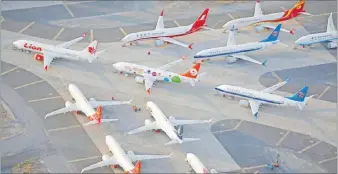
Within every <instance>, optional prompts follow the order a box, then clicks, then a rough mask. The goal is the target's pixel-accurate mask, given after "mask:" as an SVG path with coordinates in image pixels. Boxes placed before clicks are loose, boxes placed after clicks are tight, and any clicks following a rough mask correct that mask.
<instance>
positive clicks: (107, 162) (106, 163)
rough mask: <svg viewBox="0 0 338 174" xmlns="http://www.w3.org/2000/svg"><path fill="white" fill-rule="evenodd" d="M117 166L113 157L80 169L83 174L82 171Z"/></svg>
mask: <svg viewBox="0 0 338 174" xmlns="http://www.w3.org/2000/svg"><path fill="white" fill-rule="evenodd" d="M116 164H119V163H118V161H117V160H116V159H115V158H114V156H112V157H110V158H109V159H107V160H104V161H100V162H98V163H96V164H93V165H90V166H88V167H85V168H83V169H82V171H81V173H83V172H84V171H87V170H91V169H95V168H99V167H104V166H109V165H116Z"/></svg>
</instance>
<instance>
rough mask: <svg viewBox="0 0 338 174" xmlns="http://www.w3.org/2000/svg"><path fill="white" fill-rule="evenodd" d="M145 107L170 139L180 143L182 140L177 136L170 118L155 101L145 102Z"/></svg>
mask: <svg viewBox="0 0 338 174" xmlns="http://www.w3.org/2000/svg"><path fill="white" fill-rule="evenodd" d="M147 109H148V111H149V112H150V113H151V115H152V116H153V117H154V119H155V120H156V124H158V125H159V126H160V127H161V129H162V131H163V132H165V133H166V134H167V135H168V137H169V138H170V139H171V140H174V141H177V142H178V143H182V140H181V139H180V138H179V136H178V133H177V131H176V129H175V128H174V126H173V125H172V124H171V122H170V120H169V119H168V118H167V117H166V116H165V115H164V113H163V112H162V111H161V109H160V108H159V107H158V106H157V105H156V104H155V103H153V102H147Z"/></svg>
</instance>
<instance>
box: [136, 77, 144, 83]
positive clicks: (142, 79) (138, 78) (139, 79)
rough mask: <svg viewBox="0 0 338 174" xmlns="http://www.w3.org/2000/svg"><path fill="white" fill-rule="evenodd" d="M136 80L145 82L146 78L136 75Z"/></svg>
mask: <svg viewBox="0 0 338 174" xmlns="http://www.w3.org/2000/svg"><path fill="white" fill-rule="evenodd" d="M135 81H136V82H137V83H143V82H144V78H143V77H140V76H136V77H135Z"/></svg>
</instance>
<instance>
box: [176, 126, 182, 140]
mask: <svg viewBox="0 0 338 174" xmlns="http://www.w3.org/2000/svg"><path fill="white" fill-rule="evenodd" d="M177 134H178V136H179V138H180V139H182V137H183V126H182V125H179V126H178V128H177Z"/></svg>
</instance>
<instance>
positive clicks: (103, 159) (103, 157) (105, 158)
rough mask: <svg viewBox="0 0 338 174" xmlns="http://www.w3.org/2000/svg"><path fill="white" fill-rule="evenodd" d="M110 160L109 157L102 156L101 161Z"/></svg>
mask: <svg viewBox="0 0 338 174" xmlns="http://www.w3.org/2000/svg"><path fill="white" fill-rule="evenodd" d="M109 158H110V156H109V155H102V161H105V160H108V159H109Z"/></svg>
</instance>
